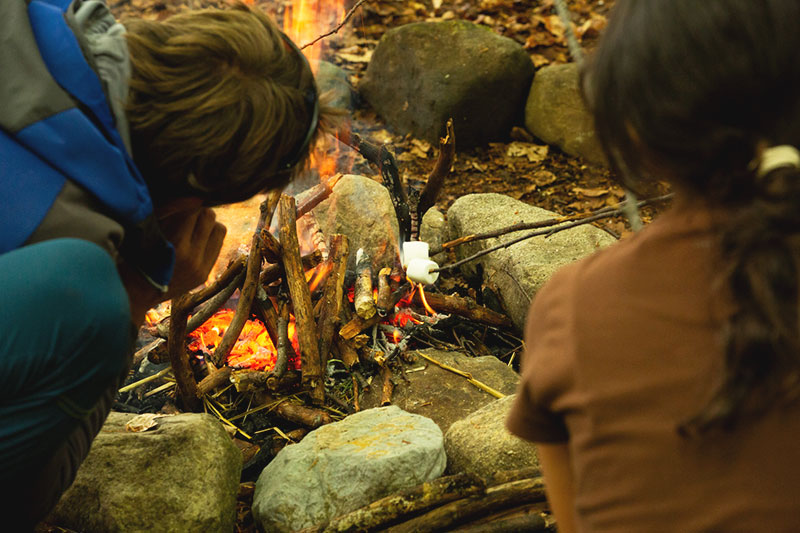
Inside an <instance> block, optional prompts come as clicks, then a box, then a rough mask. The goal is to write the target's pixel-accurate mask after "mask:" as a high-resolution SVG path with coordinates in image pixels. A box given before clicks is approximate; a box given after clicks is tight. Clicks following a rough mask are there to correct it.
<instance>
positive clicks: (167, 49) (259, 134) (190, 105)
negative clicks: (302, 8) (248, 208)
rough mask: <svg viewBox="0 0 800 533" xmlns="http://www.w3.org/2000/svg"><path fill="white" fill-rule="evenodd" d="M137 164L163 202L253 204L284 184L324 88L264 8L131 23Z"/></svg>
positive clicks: (240, 6) (132, 119) (132, 111)
mask: <svg viewBox="0 0 800 533" xmlns="http://www.w3.org/2000/svg"><path fill="white" fill-rule="evenodd" d="M125 26H126V28H127V30H128V31H127V41H128V47H129V50H130V55H131V64H132V76H131V82H130V94H129V99H128V107H127V116H128V120H129V122H130V128H131V138H132V144H133V152H134V154H133V155H134V160H135V161H136V163H137V165H138V166H139V167H140V169H141V170H142V174H143V175H144V177H145V180H146V181H147V183H148V185H149V186H150V188H151V193H152V194H153V198H154V201H155V202H162V201H167V200H170V199H173V198H176V197H180V196H201V197H204V198H205V199H206V203H207V204H223V203H230V202H235V201H240V200H244V199H247V198H249V197H251V196H253V195H254V194H256V193H258V192H261V191H263V190H268V189H275V188H280V187H283V186H284V185H286V183H287V182H288V180H289V178H290V172H288V171H287V170H286V169H283V168H279V167H280V166H281V165H280V164H279V162H280V161H282V160H285V159H286V158H290V157H291V155H292V153H293V151H295V150H297V149H298V147H299V146H300V145H301V144H302V142H303V140H304V139H305V137H306V134H307V133H308V130H309V127H310V123H311V121H312V117H311V114H312V111H313V110H312V109H310V108H309V107H310V106H309V104H308V98H307V95H308V94H309V91H314V95H315V96H316V90H317V89H316V86H315V83H314V77H313V75H312V73H311V71H310V69H309V68H308V64H307V62H305V61H304V60H303V58H301V57H300V55H299V53H298V51H297V50H296V48H293V47H292V46H290V45H288V43H287V42H286V41H285V37H284V36H282V34H281V32H280V31H279V30H278V28H277V27H276V25H275V23H274V22H273V21H272V20H271V19H270V18H269V17H268V16H267V15H266V14H264V13H262V12H261V11H259V10H258V9H255V8H251V7H248V6H246V5H244V4H238V5H236V6H234V7H233V8H232V9H226V10H218V9H206V10H199V11H189V12H186V13H182V14H178V15H175V16H173V17H171V18H169V19H167V20H165V21H147V20H129V21H126V22H125Z"/></svg>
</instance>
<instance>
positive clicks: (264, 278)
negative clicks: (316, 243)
mask: <svg viewBox="0 0 800 533" xmlns="http://www.w3.org/2000/svg"><path fill="white" fill-rule="evenodd" d="M301 261H302V263H303V270H308V269H310V268H314V267H315V266H317V265H318V264H320V263H321V262H322V252H320V251H319V250H314V251H313V252H311V253H310V254H306V255H304V256H303V257H302V258H301ZM285 275H286V273H285V271H284V269H283V265H282V264H280V263H278V264H275V265H269V266H267V267H266V268H265V269H264V270H263V271H261V276H260V277H259V278H258V283H259V284H260V285H261V286H262V287H267V286H268V285H271V284H272V283H274V282H275V281H277V280H278V279H280V278H281V277H282V276H285Z"/></svg>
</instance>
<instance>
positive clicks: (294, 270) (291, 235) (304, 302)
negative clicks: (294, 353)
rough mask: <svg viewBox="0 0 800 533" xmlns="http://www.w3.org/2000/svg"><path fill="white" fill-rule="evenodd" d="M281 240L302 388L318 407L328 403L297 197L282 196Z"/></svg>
mask: <svg viewBox="0 0 800 533" xmlns="http://www.w3.org/2000/svg"><path fill="white" fill-rule="evenodd" d="M280 206H281V207H280V218H279V220H280V237H281V244H282V245H283V267H284V270H285V271H286V283H287V285H288V286H289V293H290V294H291V296H292V304H293V305H294V317H295V327H296V330H297V340H298V343H299V345H300V359H301V371H302V376H303V377H302V381H303V385H304V386H307V387H309V388H310V389H311V399H312V401H313V402H314V403H316V404H322V403H323V402H324V401H325V385H324V383H323V380H322V367H321V365H320V358H319V346H318V344H317V337H316V334H315V331H316V328H317V325H316V324H315V323H314V310H313V307H312V305H311V293H310V292H309V290H308V283H307V282H306V278H305V275H304V273H303V267H302V264H301V261H300V243H299V242H298V240H297V212H296V210H295V202H294V198H292V197H291V196H286V195H282V196H281V200H280Z"/></svg>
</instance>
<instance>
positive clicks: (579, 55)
mask: <svg viewBox="0 0 800 533" xmlns="http://www.w3.org/2000/svg"><path fill="white" fill-rule="evenodd" d="M553 3H554V4H555V6H556V12H557V13H558V17H559V18H560V19H561V24H563V25H564V35H565V36H566V37H567V47H568V48H569V53H570V55H571V56H572V58H573V59H574V60H575V62H576V63H583V50H582V49H581V45H580V44H579V43H578V39H576V38H575V32H573V31H572V20H571V17H570V12H569V8H568V7H567V3H566V2H565V1H564V0H555V1H554V2H553Z"/></svg>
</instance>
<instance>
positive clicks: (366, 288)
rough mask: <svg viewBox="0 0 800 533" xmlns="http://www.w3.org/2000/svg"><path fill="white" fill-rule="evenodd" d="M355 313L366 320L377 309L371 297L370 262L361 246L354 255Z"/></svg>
mask: <svg viewBox="0 0 800 533" xmlns="http://www.w3.org/2000/svg"><path fill="white" fill-rule="evenodd" d="M353 303H354V304H355V308H356V314H357V315H358V316H360V317H361V318H363V319H364V320H367V319H369V318H372V317H373V316H374V315H375V313H376V311H377V309H376V308H375V300H374V299H373V297H372V264H371V260H370V257H369V254H367V253H366V252H365V251H364V249H363V248H360V249H359V250H358V254H357V255H356V286H355V301H354V302H353Z"/></svg>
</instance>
